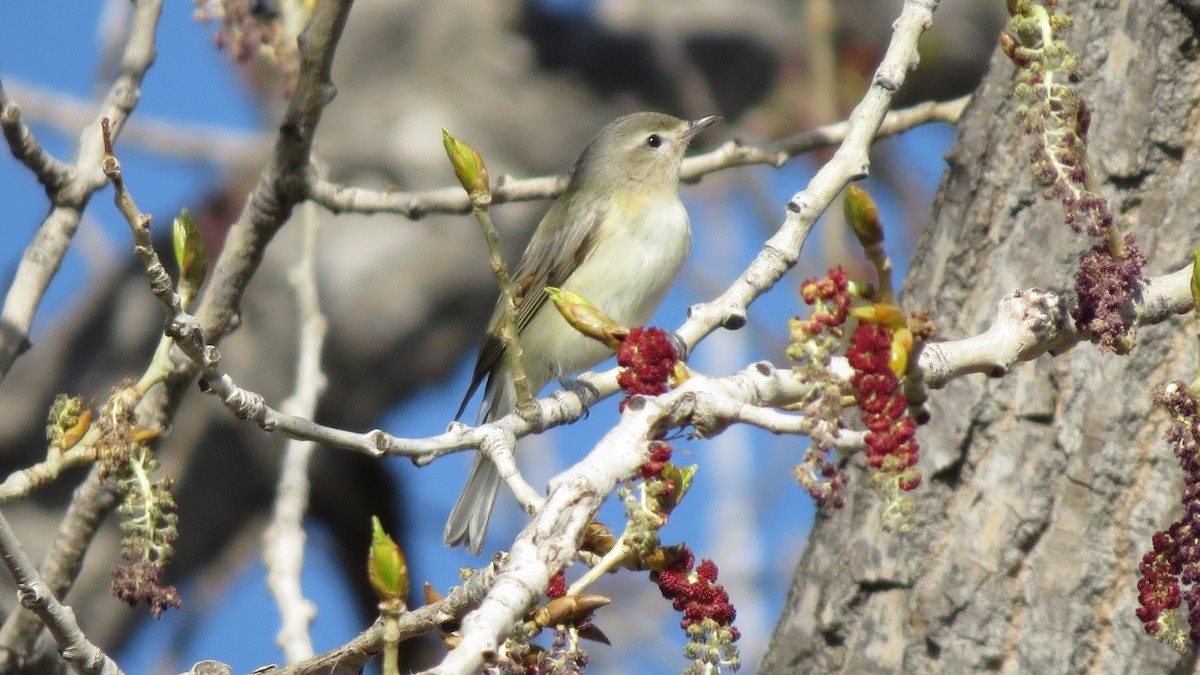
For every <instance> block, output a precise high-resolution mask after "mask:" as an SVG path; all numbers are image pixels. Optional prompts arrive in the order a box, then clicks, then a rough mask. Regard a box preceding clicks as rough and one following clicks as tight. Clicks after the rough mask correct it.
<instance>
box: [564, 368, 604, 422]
mask: <svg viewBox="0 0 1200 675" xmlns="http://www.w3.org/2000/svg"><path fill="white" fill-rule="evenodd" d="M558 384H559V386H561V387H562V388H563V391H568V392H570V393H572V394H575V396H577V397H578V398H579V402H580V403H582V404H583V419H587V416H588V415H589V414H591V409H592V404H593V403H595V402H596V401H599V400H600V390H599V389H597V388H596V385H594V384H592V383H591V382H584V381H583V380H578V379H575V378H571V377H560V378H558Z"/></svg>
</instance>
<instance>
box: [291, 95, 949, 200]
mask: <svg viewBox="0 0 1200 675" xmlns="http://www.w3.org/2000/svg"><path fill="white" fill-rule="evenodd" d="M969 102H970V97H969V96H964V97H962V98H958V99H955V100H953V101H946V102H945V103H938V102H933V101H928V102H925V103H921V104H918V105H915V106H913V107H911V108H906V109H904V110H895V111H892V112H889V113H888V114H887V116H886V117H885V118H884V120H883V123H882V124H881V125H880V126H879V132H878V134H876V136H875V138H884V137H886V136H891V135H894V134H898V133H901V132H904V131H908V130H909V129H912V128H914V127H918V126H921V125H923V124H929V123H930V122H948V123H951V124H953V123H955V122H957V121H958V118H959V117H960V116H962V111H963V110H964V109H966V107H967V103H969ZM849 128H850V127H849V123H848V122H837V123H836V124H828V125H825V126H823V127H818V128H816V129H813V130H811V131H806V132H804V133H801V134H797V135H795V136H791V137H789V138H785V139H783V140H780V141H776V142H774V143H767V144H764V145H747V144H744V143H741V142H739V141H729V142H727V143H725V144H723V145H721V146H720V147H719V148H717V149H715V150H712V151H709V152H706V153H704V154H701V155H696V156H694V157H689V158H687V159H685V160H684V161H683V168H682V169H681V170H680V180H682V181H684V182H690V183H694V182H696V181H698V180H700V179H701V178H703V177H704V176H706V175H708V174H710V173H714V172H717V171H722V170H724V169H729V168H733V167H736V166H749V165H754V164H767V165H770V166H774V167H779V166H782V165H783V164H784V163H786V162H787V161H788V160H789V159H791V158H793V157H795V156H796V155H800V154H804V153H807V152H812V151H813V150H818V149H821V148H828V147H832V146H834V145H837V144H838V143H840V142H842V141H843V140H845V139H846V134H847V131H848V130H849ZM566 187H567V177H566V176H565V175H557V176H539V177H535V178H524V179H520V180H513V179H507V178H504V177H501V179H500V181H499V182H498V184H497V185H495V186H493V187H492V203H493V204H503V203H507V202H523V201H533V200H538V199H553V198H554V197H557V196H558V195H560V194H562V191H563V190H564V189H566ZM306 197H307V198H309V199H312V200H313V201H315V202H317V203H318V204H320V205H321V206H323V207H325V208H326V209H329V210H330V211H332V212H334V213H344V212H354V213H396V214H399V215H402V216H405V217H407V218H413V219H416V218H421V217H423V216H427V215H429V214H432V213H458V214H464V213H469V212H470V211H471V202H470V199H468V198H467V195H466V194H465V193H464V192H463V191H462V189H461V188H458V187H454V188H441V189H437V190H429V191H422V192H397V191H394V190H391V191H389V190H368V189H365V188H358V187H349V186H344V185H337V184H335V183H331V182H329V181H325V180H319V179H317V178H315V177H314V178H313V180H312V181H311V182H310V183H309V184H308V186H307V189H306Z"/></svg>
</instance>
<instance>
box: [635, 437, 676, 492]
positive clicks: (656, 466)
mask: <svg viewBox="0 0 1200 675" xmlns="http://www.w3.org/2000/svg"><path fill="white" fill-rule="evenodd" d="M669 461H671V446H670V445H668V444H667V443H664V442H663V441H655V442H654V443H653V444H652V445H651V446H650V461H649V462H646V463H645V464H643V465H642V467H641V473H640V475H641V477H642V479H643V480H653V479H658V480H660V481H662V483H663V489H664V490H665V491H666V492H674V491H675V484H674V481H672V480H671V479H669V478H664V477H663V475H662V472H663V469H665V468H666V467H667V462H669Z"/></svg>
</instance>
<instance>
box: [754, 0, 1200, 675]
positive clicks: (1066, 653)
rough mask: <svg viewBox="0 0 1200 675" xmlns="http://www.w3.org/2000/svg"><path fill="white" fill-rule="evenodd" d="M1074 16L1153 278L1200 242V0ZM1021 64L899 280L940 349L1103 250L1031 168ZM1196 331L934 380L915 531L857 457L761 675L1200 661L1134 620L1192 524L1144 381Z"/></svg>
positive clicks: (1106, 184)
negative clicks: (1143, 565)
mask: <svg viewBox="0 0 1200 675" xmlns="http://www.w3.org/2000/svg"><path fill="white" fill-rule="evenodd" d="M1062 6H1063V9H1064V10H1065V11H1066V12H1067V13H1069V14H1070V15H1071V16H1072V17H1073V18H1074V25H1073V27H1072V29H1071V32H1070V38H1069V42H1070V43H1071V45H1072V47H1073V48H1074V49H1076V51H1077V52H1078V53H1079V54H1080V70H1081V73H1082V75H1083V80H1082V82H1081V83H1080V90H1081V92H1082V95H1083V97H1084V98H1085V99H1086V101H1087V104H1088V107H1089V108H1090V109H1091V111H1092V125H1091V135H1090V138H1091V143H1090V158H1091V164H1092V168H1093V170H1094V172H1095V174H1096V178H1097V179H1098V180H1099V181H1100V183H1101V193H1102V195H1103V196H1104V197H1106V198H1107V199H1109V200H1110V203H1111V204H1112V206H1113V210H1114V213H1115V214H1116V216H1117V220H1118V222H1119V223H1121V224H1122V226H1123V227H1125V228H1126V229H1127V231H1130V232H1132V233H1134V234H1135V235H1136V237H1137V239H1138V242H1139V243H1140V245H1141V246H1142V249H1143V250H1144V251H1145V252H1146V254H1147V256H1148V257H1149V260H1150V263H1149V266H1148V269H1147V273H1148V274H1151V275H1155V274H1161V273H1163V272H1166V271H1174V270H1176V269H1179V268H1180V267H1182V266H1184V264H1185V263H1186V262H1187V261H1188V259H1189V257H1190V256H1189V252H1190V250H1191V249H1192V248H1193V247H1194V246H1196V244H1197V243H1200V237H1198V236H1197V230H1198V229H1200V218H1197V215H1196V214H1197V213H1200V189H1197V188H1198V187H1200V175H1197V172H1198V171H1200V164H1198V163H1197V162H1196V161H1195V159H1194V158H1192V157H1191V155H1192V153H1193V152H1195V150H1196V149H1197V132H1198V128H1197V119H1196V112H1197V110H1196V103H1197V97H1198V96H1200V87H1198V85H1200V65H1198V64H1197V62H1196V57H1197V47H1198V42H1197V25H1196V24H1195V23H1194V22H1193V21H1194V19H1195V16H1196V14H1195V11H1194V9H1189V8H1188V5H1187V3H1177V2H1175V3H1173V2H1167V1H1165V0H1128V1H1123V2H1115V1H1110V0H1093V1H1092V2H1066V3H1062ZM1012 73H1013V66H1012V65H1011V63H1009V62H1008V61H1007V59H1005V58H1004V57H1003V56H1002V55H996V56H995V57H994V58H993V60H992V67H991V69H990V72H989V74H988V75H987V77H986V78H985V79H984V81H983V83H982V84H981V86H980V88H979V90H978V92H977V98H976V100H975V102H974V104H973V105H972V108H971V109H970V110H969V111H968V113H967V115H966V116H965V118H964V119H963V121H962V122H961V124H960V126H959V130H958V139H957V143H956V145H955V147H954V149H953V151H952V152H951V153H950V155H949V157H948V161H949V166H950V168H949V170H948V171H947V172H946V174H945V176H944V177H943V180H942V184H941V188H940V191H939V195H938V197H937V203H936V204H935V207H934V216H933V222H932V223H930V224H929V225H928V227H927V228H926V229H925V231H924V233H923V234H922V237H921V241H920V244H919V247H918V251H917V253H916V255H915V259H914V260H913V263H912V267H911V271H910V273H909V277H908V279H907V281H906V284H905V292H904V304H905V306H906V307H907V308H909V309H916V308H928V309H930V310H932V311H933V314H934V317H935V319H936V322H937V324H938V327H939V330H940V333H941V337H942V338H944V339H955V338H960V337H964V336H969V335H973V334H976V333H978V332H980V331H982V330H983V329H984V328H985V327H986V326H987V325H988V324H989V323H990V322H991V320H992V319H991V317H992V313H993V311H994V307H995V302H996V300H997V299H998V298H999V297H1001V296H1002V295H1003V294H1005V293H1007V292H1009V291H1011V290H1013V289H1015V288H1027V287H1034V286H1037V287H1043V288H1047V287H1049V288H1066V289H1069V288H1071V287H1072V285H1073V276H1074V271H1075V268H1076V261H1077V258H1078V256H1079V254H1080V253H1081V252H1083V251H1084V250H1085V248H1086V247H1087V246H1089V242H1087V241H1085V238H1084V237H1081V236H1079V235H1075V234H1073V233H1072V232H1070V231H1069V230H1068V229H1067V228H1066V227H1065V226H1064V225H1063V216H1062V214H1063V212H1062V207H1061V206H1060V205H1058V204H1057V203H1054V202H1047V201H1045V200H1044V199H1042V198H1041V196H1040V192H1041V187H1040V186H1039V185H1037V184H1035V182H1034V180H1033V179H1032V177H1031V174H1030V170H1029V163H1028V155H1029V147H1030V140H1029V139H1028V138H1026V137H1025V135H1024V132H1023V130H1022V129H1021V127H1020V124H1019V122H1018V121H1017V115H1016V112H1017V103H1016V102H1015V101H1013V100H1012V98H1011V96H1010V91H1011V84H1012ZM1190 320H1191V319H1190V317H1189V318H1179V319H1176V320H1175V321H1172V322H1169V323H1167V324H1164V325H1160V326H1155V327H1152V328H1149V329H1145V330H1143V331H1141V332H1140V334H1139V336H1138V345H1137V347H1136V349H1135V350H1134V351H1133V353H1132V354H1131V355H1129V356H1126V357H1118V356H1114V355H1111V354H1109V355H1103V354H1100V353H1099V351H1098V350H1097V349H1096V348H1095V347H1094V346H1092V345H1082V346H1080V347H1078V348H1076V349H1074V350H1072V351H1071V352H1069V353H1067V354H1064V355H1062V356H1058V357H1050V356H1045V357H1042V358H1040V359H1038V360H1037V361H1035V362H1031V363H1026V364H1022V365H1021V366H1019V367H1017V368H1015V369H1013V371H1012V372H1010V373H1009V374H1008V375H1007V376H1006V377H1003V378H1000V379H990V380H989V379H985V378H983V377H980V376H971V377H968V378H965V379H961V380H958V381H955V382H952V383H951V384H950V385H949V386H947V387H946V388H945V389H943V390H941V391H937V392H933V394H932V398H931V401H930V408H931V410H932V412H933V421H932V422H931V423H930V424H929V425H928V426H926V427H924V428H923V429H922V430H921V431H920V432H919V434H918V437H919V439H920V441H921V445H922V458H921V463H920V468H921V471H922V473H923V474H924V476H925V482H924V484H923V485H922V486H921V487H920V488H919V489H918V491H917V492H915V493H913V495H914V498H915V501H916V505H917V528H916V530H915V531H914V532H912V533H910V534H905V535H901V534H886V533H884V532H882V531H881V530H880V526H879V518H878V515H877V509H878V504H879V501H878V498H877V497H876V496H875V495H873V494H872V493H871V490H870V488H869V487H868V485H867V481H866V480H865V478H866V477H865V475H864V474H863V471H862V460H861V458H855V459H854V460H853V461H852V467H851V468H852V471H853V479H852V490H851V491H850V492H849V493H848V499H847V504H846V507H845V508H844V509H842V510H840V511H825V512H823V513H821V514H820V515H819V517H818V521H817V522H816V524H815V525H814V528H813V530H812V534H811V537H810V540H809V544H808V549H807V551H806V553H805V555H804V557H803V559H802V560H801V562H800V564H799V566H798V568H797V570H796V575H795V579H794V581H793V586H792V589H791V592H790V595H789V598H788V601H787V603H786V607H785V609H784V612H783V616H782V617H781V619H780V621H779V624H778V625H777V627H776V630H775V633H774V635H773V637H772V640H771V644H770V647H769V648H768V653H767V654H766V656H765V658H764V660H763V662H762V664H761V671H762V672H771V673H776V672H852V673H873V672H880V673H884V672H886V673H894V672H945V673H964V672H978V671H1003V672H1016V673H1074V672H1098V673H1132V672H1146V673H1163V672H1191V671H1193V670H1194V669H1195V665H1196V664H1195V655H1194V654H1193V655H1188V656H1180V655H1178V654H1176V653H1175V652H1173V651H1172V650H1171V649H1170V648H1168V647H1166V646H1164V645H1162V644H1159V643H1158V642H1156V641H1155V640H1153V639H1152V638H1150V637H1149V636H1147V635H1146V634H1145V632H1144V631H1143V629H1142V624H1141V622H1140V621H1138V619H1137V617H1136V616H1135V614H1134V610H1135V609H1136V607H1137V589H1136V583H1137V580H1138V572H1137V566H1138V562H1139V560H1140V558H1141V556H1142V554H1143V553H1144V552H1145V551H1146V550H1147V549H1148V547H1149V541H1150V535H1151V534H1152V533H1153V532H1154V531H1155V530H1156V529H1162V528H1164V527H1165V526H1166V525H1168V524H1169V523H1170V522H1171V521H1172V520H1173V519H1174V518H1175V517H1176V516H1177V514H1178V511H1179V506H1178V500H1179V496H1178V495H1179V491H1180V486H1181V482H1180V473H1179V469H1178V465H1177V462H1176V461H1175V459H1174V457H1173V456H1172V455H1171V451H1170V449H1169V448H1167V446H1166V444H1165V443H1164V442H1163V441H1162V440H1161V434H1162V431H1163V428H1164V422H1165V417H1164V415H1163V414H1162V413H1161V412H1159V411H1154V410H1152V409H1151V406H1150V403H1149V401H1150V390H1151V387H1152V386H1154V385H1155V384H1158V383H1161V382H1165V381H1168V380H1171V379H1183V380H1185V381H1191V379H1192V378H1193V377H1194V376H1195V374H1196V368H1197V366H1196V350H1195V338H1194V337H1193V330H1192V328H1191V325H1190V323H1189V322H1190Z"/></svg>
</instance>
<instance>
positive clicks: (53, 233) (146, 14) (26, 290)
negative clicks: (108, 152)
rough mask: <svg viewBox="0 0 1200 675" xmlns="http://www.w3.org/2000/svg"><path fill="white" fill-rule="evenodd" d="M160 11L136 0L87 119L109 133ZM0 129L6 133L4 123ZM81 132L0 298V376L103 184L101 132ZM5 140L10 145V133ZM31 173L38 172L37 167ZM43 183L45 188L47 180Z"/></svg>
mask: <svg viewBox="0 0 1200 675" xmlns="http://www.w3.org/2000/svg"><path fill="white" fill-rule="evenodd" d="M161 13H162V0H137V9H136V11H135V12H134V15H133V27H132V29H131V30H130V33H129V41H128V42H127V43H126V45H125V53H124V56H123V57H122V61H121V74H120V75H119V76H118V77H117V79H116V80H115V81H114V82H113V84H112V86H111V87H109V89H108V94H107V96H105V99H104V102H103V103H102V104H101V105H100V109H99V111H98V112H97V114H96V116H95V117H94V118H93V121H92V125H91V126H96V127H98V126H99V124H100V120H101V119H108V120H109V121H110V125H111V128H112V134H113V137H116V136H117V135H118V134H119V133H120V130H121V127H122V126H123V125H124V123H125V120H126V118H127V117H128V115H129V113H130V112H131V111H132V110H133V108H134V107H135V106H136V105H137V102H138V99H139V98H140V97H141V84H142V79H143V78H144V77H145V75H146V71H147V70H149V68H150V65H151V64H152V63H153V62H154V57H155V47H154V33H155V30H156V29H157V27H158V17H159V15H160V14H161ZM10 108H11V106H9V105H6V106H5V117H9V116H11V115H12V114H13V110H12V109H10ZM18 130H19V129H18ZM5 135H6V136H8V135H9V131H8V126H7V125H6V126H5ZM80 138H81V141H80V146H79V159H78V160H77V161H76V162H75V165H74V167H73V170H72V171H71V172H70V175H69V176H68V177H67V178H66V179H65V180H63V181H61V182H58V183H55V182H52V184H53V185H54V186H55V189H53V190H48V195H47V196H48V197H49V198H50V203H51V204H52V205H53V206H52V208H51V210H50V213H49V215H47V216H46V219H45V220H44V221H42V225H41V227H40V228H39V229H38V232H37V234H36V235H34V238H33V241H32V242H30V244H29V246H28V247H26V249H25V253H24V255H22V256H21V262H20V265H18V267H17V273H16V276H15V277H14V278H13V282H12V286H11V287H9V289H8V294H7V295H6V296H5V298H4V309H3V310H2V311H0V380H3V379H4V377H5V376H6V375H7V374H8V371H9V369H10V368H11V367H12V364H13V362H14V361H16V359H17V357H18V356H20V355H21V353H22V352H24V351H25V350H26V349H28V347H29V328H30V326H32V325H33V317H34V314H36V313H37V309H38V306H39V305H40V304H41V302H42V296H43V295H44V294H45V292H46V288H47V287H48V286H49V285H50V280H51V279H52V278H53V277H54V275H55V274H56V273H58V268H59V266H61V265H62V261H63V256H65V255H66V253H67V248H68V247H69V246H70V244H71V238H72V237H74V236H75V231H76V230H77V229H78V228H79V218H80V216H81V215H82V213H83V209H84V207H86V206H87V203H88V201H89V200H90V199H91V197H92V195H93V194H94V193H95V192H96V190H99V189H100V188H102V187H104V183H105V180H104V175H103V173H101V171H100V162H101V159H102V157H103V149H102V148H101V146H100V142H99V141H100V136H99V134H95V133H91V131H90V130H87V129H85V130H84V131H83V133H82V134H81V136H80ZM9 143H10V147H11V143H12V141H11V139H10V141H9ZM22 147H23V148H24V147H28V145H27V144H26V145H23V146H22ZM45 170H46V171H49V170H50V169H45ZM61 171H62V169H61V167H57V166H56V172H61ZM35 173H38V172H37V170H36V169H35ZM40 179H41V175H40V174H39V180H40ZM47 188H50V185H49V184H48V185H47Z"/></svg>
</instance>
